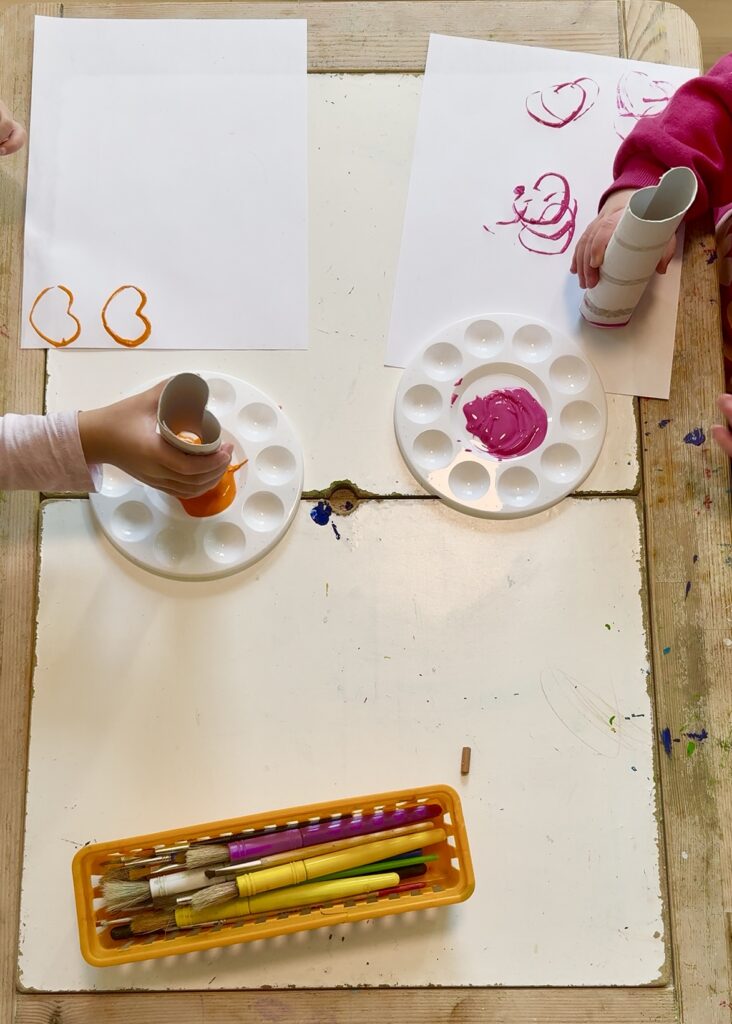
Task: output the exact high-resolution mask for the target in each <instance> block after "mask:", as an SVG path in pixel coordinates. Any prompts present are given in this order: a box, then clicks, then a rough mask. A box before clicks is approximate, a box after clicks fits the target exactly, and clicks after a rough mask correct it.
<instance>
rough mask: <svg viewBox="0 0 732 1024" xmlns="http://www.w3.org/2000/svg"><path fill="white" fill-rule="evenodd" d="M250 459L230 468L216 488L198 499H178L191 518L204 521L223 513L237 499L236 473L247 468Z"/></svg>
mask: <svg viewBox="0 0 732 1024" xmlns="http://www.w3.org/2000/svg"><path fill="white" fill-rule="evenodd" d="M248 461H249V460H248V459H244V461H243V462H240V463H239V464H238V465H236V466H229V467H228V468H227V470H226V472H225V473H224V475H223V476H222V477H221V479H220V480H219V482H218V483H217V484H216V486H215V487H212V488H211V490H210V491H206V493H205V494H201V495H199V497H197V498H178V501H179V502H180V503H181V505H182V506H183V508H184V509H185V510H186V512H187V513H188V515H189V516H194V517H195V518H196V519H203V518H205V517H206V516H215V515H217V514H218V513H219V512H223V511H224V509H227V508H228V507H229V505H231V503H232V502H233V500H234V498H235V497H236V480H234V473H236V471H237V470H238V469H241V467H242V466H245V465H246V463H247V462H248Z"/></svg>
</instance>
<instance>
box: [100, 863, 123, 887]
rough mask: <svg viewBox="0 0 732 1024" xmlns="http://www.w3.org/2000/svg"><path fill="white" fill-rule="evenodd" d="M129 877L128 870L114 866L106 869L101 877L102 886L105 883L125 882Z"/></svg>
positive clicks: (117, 865) (120, 866) (119, 865)
mask: <svg viewBox="0 0 732 1024" xmlns="http://www.w3.org/2000/svg"><path fill="white" fill-rule="evenodd" d="M129 877H130V872H129V868H126V867H123V866H122V865H121V864H116V865H114V867H111V868H107V869H106V871H105V872H104V874H103V875H102V885H103V884H104V883H105V882H112V881H114V882H123V881H127V880H128V879H129Z"/></svg>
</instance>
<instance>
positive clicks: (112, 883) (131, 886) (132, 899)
mask: <svg viewBox="0 0 732 1024" xmlns="http://www.w3.org/2000/svg"><path fill="white" fill-rule="evenodd" d="M102 896H103V898H104V903H105V905H106V907H107V909H108V910H128V909H132V908H133V907H136V906H138V905H139V904H140V903H147V902H148V901H149V899H150V885H149V883H148V882H125V881H122V880H117V879H114V878H111V879H107V878H103V879H102Z"/></svg>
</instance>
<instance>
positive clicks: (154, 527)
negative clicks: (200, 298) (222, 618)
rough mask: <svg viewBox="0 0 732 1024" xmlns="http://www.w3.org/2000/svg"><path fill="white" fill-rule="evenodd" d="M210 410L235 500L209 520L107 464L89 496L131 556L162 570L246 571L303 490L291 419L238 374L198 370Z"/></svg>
mask: <svg viewBox="0 0 732 1024" xmlns="http://www.w3.org/2000/svg"><path fill="white" fill-rule="evenodd" d="M200 375H201V376H202V377H203V378H204V379H205V380H206V381H207V383H208V386H209V401H208V408H209V409H210V411H211V412H212V413H213V414H214V415H215V416H216V417H217V419H218V420H219V422H220V424H221V436H222V439H223V441H228V442H230V443H231V444H233V446H234V453H233V456H232V462H233V463H237V462H241V461H242V460H243V459H247V460H248V462H247V463H246V465H245V466H243V467H242V468H241V469H240V470H239V471H238V472H237V473H236V478H235V479H236V490H237V492H236V498H235V499H234V501H233V503H232V504H231V505H230V506H229V507H228V508H227V509H224V511H222V512H219V513H218V514H217V515H214V516H209V517H207V518H201V519H198V518H193V517H191V516H189V515H188V514H187V513H186V512H185V511H184V510H183V507H182V506H181V504H180V503H179V502H178V501H177V500H176V499H175V498H171V497H169V496H168V495H166V494H163V493H162V492H161V491H156V490H154V489H153V488H151V487H146V486H144V485H143V484H140V483H138V482H137V481H136V480H133V479H132V477H129V476H127V474H125V473H123V472H121V471H120V470H118V469H115V468H114V467H111V466H105V467H104V478H103V482H102V488H101V491H100V492H99V493H98V494H92V495H90V500H91V506H92V509H93V511H94V514H95V516H96V518H97V521H98V522H99V525H100V526H101V528H102V530H103V531H104V533H105V534H106V536H107V537H108V538H109V540H110V541H111V542H112V544H114V546H115V547H116V548H118V550H119V551H121V552H122V554H124V555H126V556H127V558H129V559H130V560H131V561H132V562H135V563H136V564H137V565H139V566H142V567H143V568H145V569H149V570H150V571H151V572H154V573H157V574H158V575H160V576H170V577H172V578H174V579H185V580H194V579H196V580H207V579H215V578H217V577H219V576H228V575H230V574H231V573H235V572H238V571H239V570H241V569H245V568H246V567H247V566H248V565H251V564H252V563H253V562H256V561H257V560H258V559H260V558H262V557H263V556H264V555H266V554H267V552H268V551H271V550H272V548H273V547H274V546H275V545H276V544H277V543H278V541H279V540H280V539H281V538H282V537H283V536H284V534H285V533H286V532H287V530H288V528H289V526H290V524H291V523H292V520H293V518H294V516H295V512H296V511H297V506H298V501H299V499H300V496H301V493H302V481H303V457H302V450H301V448H300V443H299V441H298V439H297V436H296V434H295V431H294V429H293V427H292V424H291V423H290V422H289V420H288V419H287V417H286V416H285V415H284V414H283V412H282V410H281V409H280V408H279V407H278V406H277V405H276V404H275V403H274V402H273V401H272V400H271V399H270V398H268V396H267V395H265V394H263V393H262V392H261V391H259V390H258V389H257V388H255V387H252V385H251V384H247V383H246V382H245V381H242V380H238V379H237V378H235V377H229V376H225V375H224V374H218V373H205V372H204V373H201V374H200Z"/></svg>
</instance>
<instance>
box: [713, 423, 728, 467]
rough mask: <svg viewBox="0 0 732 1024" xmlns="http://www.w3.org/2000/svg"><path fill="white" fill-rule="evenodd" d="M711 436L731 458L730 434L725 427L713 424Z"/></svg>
mask: <svg viewBox="0 0 732 1024" xmlns="http://www.w3.org/2000/svg"><path fill="white" fill-rule="evenodd" d="M712 437H713V439H714V440H715V441H716V442H717V444H718V445H719V447H720V448H721V449H722V451H723V452H725V454H727V455H728V456H729V457H730V458H731V459H732V434H731V433H730V432H729V430H727V428H726V427H720V426H719V425H718V424H715V425H714V426H713V427H712Z"/></svg>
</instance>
